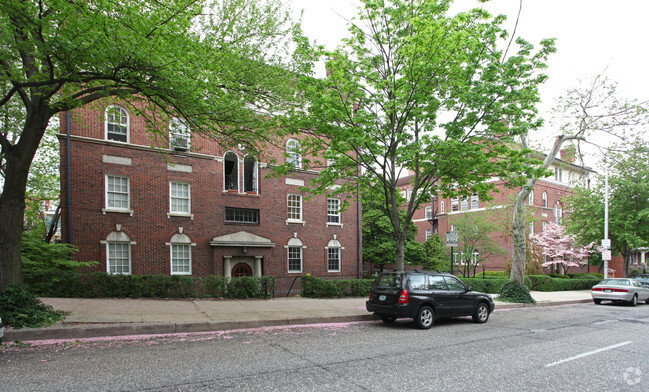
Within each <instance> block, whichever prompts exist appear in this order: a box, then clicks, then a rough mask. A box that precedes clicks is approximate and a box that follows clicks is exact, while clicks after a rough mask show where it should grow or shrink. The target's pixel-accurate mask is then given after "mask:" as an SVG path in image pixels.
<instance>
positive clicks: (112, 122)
mask: <svg viewBox="0 0 649 392" xmlns="http://www.w3.org/2000/svg"><path fill="white" fill-rule="evenodd" d="M105 123H106V130H105V131H106V140H115V141H118V142H124V143H128V142H129V128H130V119H129V115H128V111H127V110H126V109H124V108H123V107H121V106H118V105H111V106H109V107H107V108H106V121H105Z"/></svg>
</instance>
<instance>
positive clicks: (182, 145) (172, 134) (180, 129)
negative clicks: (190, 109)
mask: <svg viewBox="0 0 649 392" xmlns="http://www.w3.org/2000/svg"><path fill="white" fill-rule="evenodd" d="M190 136H191V133H190V130H189V125H188V124H187V122H186V121H185V120H183V119H181V118H178V117H174V118H172V119H171V121H169V148H170V149H172V150H175V151H189V142H190Z"/></svg>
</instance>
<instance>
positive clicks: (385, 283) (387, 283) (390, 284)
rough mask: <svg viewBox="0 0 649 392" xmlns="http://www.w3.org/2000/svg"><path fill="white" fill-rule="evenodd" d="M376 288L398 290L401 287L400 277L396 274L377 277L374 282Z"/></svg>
mask: <svg viewBox="0 0 649 392" xmlns="http://www.w3.org/2000/svg"><path fill="white" fill-rule="evenodd" d="M374 285H375V286H376V287H380V288H390V289H392V288H400V287H401V275H397V274H385V275H379V277H378V278H376V282H374Z"/></svg>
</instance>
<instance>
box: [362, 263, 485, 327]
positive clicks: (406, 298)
mask: <svg viewBox="0 0 649 392" xmlns="http://www.w3.org/2000/svg"><path fill="white" fill-rule="evenodd" d="M494 306H495V305H494V302H493V300H492V299H491V296H490V295H488V294H484V293H479V292H476V291H472V290H471V287H467V286H466V285H465V284H464V283H462V281H460V280H459V279H458V278H456V277H455V276H453V275H451V274H446V273H441V272H429V271H424V272H420V271H417V270H414V271H405V272H384V273H382V274H380V275H379V276H377V277H376V280H374V283H372V288H371V289H370V299H369V300H368V301H367V302H366V303H365V307H366V308H367V310H368V311H369V312H373V313H374V314H378V315H379V316H380V317H381V320H383V321H384V322H386V323H391V322H393V321H394V320H396V319H398V318H412V319H414V320H415V323H416V324H417V326H418V327H419V328H422V329H428V328H430V327H431V326H432V325H433V323H434V322H435V320H436V319H441V318H448V317H459V316H473V321H475V322H476V323H485V322H487V320H488V319H489V315H490V314H491V312H493V310H494Z"/></svg>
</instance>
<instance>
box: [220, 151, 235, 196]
mask: <svg viewBox="0 0 649 392" xmlns="http://www.w3.org/2000/svg"><path fill="white" fill-rule="evenodd" d="M223 187H224V188H225V190H228V189H234V190H238V189H239V157H238V156H237V154H235V153H233V152H231V151H230V152H227V153H226V154H225V157H224V159H223Z"/></svg>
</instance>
